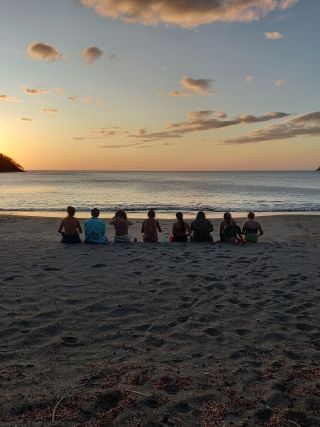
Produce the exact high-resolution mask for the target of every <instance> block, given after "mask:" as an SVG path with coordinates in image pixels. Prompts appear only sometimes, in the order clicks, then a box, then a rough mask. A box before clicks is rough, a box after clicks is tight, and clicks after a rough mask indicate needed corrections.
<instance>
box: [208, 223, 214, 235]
mask: <svg viewBox="0 0 320 427" xmlns="http://www.w3.org/2000/svg"><path fill="white" fill-rule="evenodd" d="M208 226H209V232H210V233H211V232H212V231H213V225H212V223H211V222H210V221H208Z"/></svg>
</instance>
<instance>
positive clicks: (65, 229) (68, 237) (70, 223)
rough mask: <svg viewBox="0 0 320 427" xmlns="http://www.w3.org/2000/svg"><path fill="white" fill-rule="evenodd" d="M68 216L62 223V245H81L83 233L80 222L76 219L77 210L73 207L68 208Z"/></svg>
mask: <svg viewBox="0 0 320 427" xmlns="http://www.w3.org/2000/svg"><path fill="white" fill-rule="evenodd" d="M67 212H68V216H67V217H66V218H65V219H63V220H62V221H61V224H60V226H59V228H58V233H60V234H61V235H62V240H61V241H62V243H81V239H80V237H79V233H82V229H81V225H80V222H79V220H78V219H77V218H74V214H75V213H76V210H75V208H74V207H73V206H68V207H67Z"/></svg>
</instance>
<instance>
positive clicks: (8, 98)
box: [0, 94, 21, 102]
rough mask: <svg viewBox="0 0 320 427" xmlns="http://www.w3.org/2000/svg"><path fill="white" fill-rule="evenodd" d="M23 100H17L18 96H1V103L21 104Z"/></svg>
mask: <svg viewBox="0 0 320 427" xmlns="http://www.w3.org/2000/svg"><path fill="white" fill-rule="evenodd" d="M20 101H21V100H20V99H19V98H17V97H16V96H10V95H4V94H2V95H0V102H20Z"/></svg>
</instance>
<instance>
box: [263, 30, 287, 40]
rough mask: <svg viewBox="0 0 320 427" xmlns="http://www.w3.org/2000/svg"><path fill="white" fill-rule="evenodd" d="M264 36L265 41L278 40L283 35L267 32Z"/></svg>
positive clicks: (277, 32) (276, 32)
mask: <svg viewBox="0 0 320 427" xmlns="http://www.w3.org/2000/svg"><path fill="white" fill-rule="evenodd" d="M264 36H265V38H266V39H267V40H280V39H283V38H284V35H283V34H281V33H279V31H267V32H266V33H264Z"/></svg>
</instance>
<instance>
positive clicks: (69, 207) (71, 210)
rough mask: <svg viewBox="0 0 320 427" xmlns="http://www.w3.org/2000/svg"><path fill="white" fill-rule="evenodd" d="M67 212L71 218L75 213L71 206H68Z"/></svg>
mask: <svg viewBox="0 0 320 427" xmlns="http://www.w3.org/2000/svg"><path fill="white" fill-rule="evenodd" d="M67 212H68V214H69V215H70V216H73V215H74V214H75V213H76V210H75V208H74V207H73V206H68V207H67Z"/></svg>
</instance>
